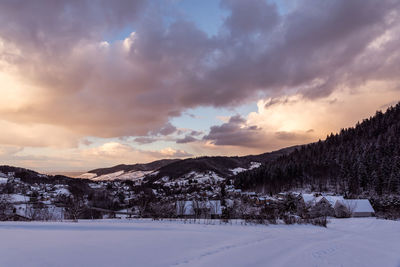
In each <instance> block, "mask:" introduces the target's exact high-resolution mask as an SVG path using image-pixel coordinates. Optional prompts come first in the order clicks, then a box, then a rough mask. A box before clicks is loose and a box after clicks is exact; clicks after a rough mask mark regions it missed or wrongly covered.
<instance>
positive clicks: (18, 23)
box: [0, 0, 400, 145]
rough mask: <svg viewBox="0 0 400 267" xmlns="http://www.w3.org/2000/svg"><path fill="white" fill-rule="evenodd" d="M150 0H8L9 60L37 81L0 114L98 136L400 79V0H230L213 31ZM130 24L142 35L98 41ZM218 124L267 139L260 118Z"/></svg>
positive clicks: (0, 5) (5, 36) (214, 132)
mask: <svg viewBox="0 0 400 267" xmlns="http://www.w3.org/2000/svg"><path fill="white" fill-rule="evenodd" d="M147 3H148V2H147V1H101V0H99V1H88V0H87V1H62V0H60V1H51V0H43V1H18V0H17V1H15V0H12V1H11V0H5V1H1V2H0V41H1V43H2V47H3V49H1V48H0V49H1V50H0V60H1V61H5V62H7V64H10V65H11V66H12V67H13V68H15V69H16V72H17V73H19V76H20V80H22V81H23V82H25V83H27V84H29V85H32V86H35V87H36V88H38V89H36V90H37V94H34V96H29V97H28V96H27V97H26V101H25V102H24V105H23V106H20V107H18V108H13V109H4V108H0V115H1V117H2V119H4V120H8V121H12V122H16V123H23V124H26V123H33V124H35V123H36V124H45V125H56V126H61V127H68V128H70V129H72V130H74V131H75V132H78V133H80V134H83V135H91V136H98V137H118V136H145V135H149V134H150V135H169V134H171V133H173V132H174V131H176V128H175V129H174V126H172V125H170V124H168V121H169V120H170V118H171V117H175V116H179V115H180V114H182V112H184V111H185V110H187V109H189V108H195V107H198V106H215V107H227V106H235V105H238V104H241V103H244V102H246V101H249V99H253V98H254V97H256V96H257V93H260V92H261V93H264V94H268V95H272V96H280V95H282V94H285V92H287V91H286V89H290V90H292V91H293V90H296V91H297V92H298V93H300V94H303V95H304V96H305V97H308V98H318V97H323V96H326V95H329V94H330V93H331V92H332V91H333V90H335V89H337V88H342V87H345V86H349V87H357V86H359V85H362V84H364V83H365V82H368V81H371V80H390V81H394V82H397V81H398V80H399V77H398V69H399V67H400V52H399V50H398V47H399V46H400V37H399V36H400V34H399V27H400V16H399V12H398V10H399V8H400V2H399V1H394V0H382V1H375V0H352V1H349V0H336V1H311V0H301V1H298V4H297V5H296V8H294V9H293V10H292V11H291V12H290V13H288V14H285V15H281V14H279V13H278V11H277V8H276V6H275V5H273V4H269V3H268V2H267V1H264V0H249V1H239V0H231V1H228V0H224V1H221V7H222V8H225V9H226V10H227V11H228V13H229V15H228V16H227V17H226V19H225V21H224V22H223V24H222V28H221V29H220V31H219V33H218V34H217V35H215V36H211V37H210V36H209V35H207V34H206V33H205V32H203V31H202V30H200V29H199V28H198V27H196V25H195V23H193V22H191V21H188V20H187V18H183V17H179V16H177V17H174V18H173V19H172V20H169V21H172V22H171V23H169V24H168V25H167V24H166V23H165V14H164V13H162V11H160V10H161V9H160V8H157V7H156V5H157V2H155V3H153V4H147ZM168 16H170V14H168ZM124 28H132V29H135V34H133V35H131V36H130V37H129V38H127V39H126V40H125V41H115V42H111V43H110V44H106V43H102V44H101V42H102V41H104V40H107V39H108V40H110V39H113V38H112V37H110V36H112V34H113V33H115V32H118V30H120V29H124ZM385 32H389V35H390V36H389V37H390V38H389V39H388V41H387V42H384V43H383V44H382V45H380V46H379V45H378V47H377V48H373V47H372V48H371V42H372V41H374V40H376V39H377V38H378V37H379V36H381V35H382V34H383V33H385ZM389 58H390V60H387V59H389ZM49 110H51V112H49ZM71 125H72V127H71ZM215 127H217V128H211V131H210V133H209V135H208V136H207V138H209V139H207V140H214V142H215V143H216V144H221V143H226V144H233V143H234V142H235V141H242V143H243V142H244V143H248V144H249V145H253V144H255V142H254V139H255V138H258V137H257V136H258V135H257V133H258V132H259V130H258V129H256V128H252V127H247V128H246V127H245V128H239V129H236V131H235V133H236V134H235V135H233V134H232V133H231V134H229V132H230V131H229V129H231V128H232V127H237V124H235V122H234V121H231V122H229V123H227V124H224V125H222V126H215ZM222 132H225V133H227V135H228V137H229V138H224V139H222V138H220V137H219V136H221V135H222ZM205 138H206V137H205Z"/></svg>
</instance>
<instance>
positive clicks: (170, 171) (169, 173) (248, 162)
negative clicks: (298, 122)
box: [78, 147, 295, 183]
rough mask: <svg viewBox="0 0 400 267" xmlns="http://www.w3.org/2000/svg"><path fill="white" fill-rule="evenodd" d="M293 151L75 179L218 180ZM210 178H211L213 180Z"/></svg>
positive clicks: (118, 169)
mask: <svg viewBox="0 0 400 267" xmlns="http://www.w3.org/2000/svg"><path fill="white" fill-rule="evenodd" d="M294 148H295V147H290V148H285V149H281V150H278V151H273V152H269V153H264V154H260V155H249V156H243V157H199V158H189V159H185V160H178V159H173V160H168V159H164V160H158V161H154V162H150V163H146V164H133V165H124V164H122V165H117V166H114V167H110V168H102V169H95V170H91V171H89V172H87V173H84V174H82V175H80V176H78V178H83V179H90V180H94V181H110V180H117V179H118V180H132V181H141V180H143V179H145V178H149V179H150V180H152V181H157V180H159V183H163V181H164V180H166V179H167V180H168V181H169V182H171V181H173V180H176V181H181V180H185V179H191V178H193V176H196V177H195V180H198V181H201V180H204V181H205V180H210V179H211V180H212V179H214V178H215V179H214V180H216V181H217V180H221V179H225V178H227V177H230V176H232V175H236V174H238V173H240V172H243V171H247V170H252V169H255V168H258V167H260V166H261V164H262V163H265V162H268V161H271V160H274V159H276V158H277V157H279V156H281V155H284V154H287V153H290V152H291V151H293V150H294ZM213 177H214V178H213Z"/></svg>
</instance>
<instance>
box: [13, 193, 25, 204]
mask: <svg viewBox="0 0 400 267" xmlns="http://www.w3.org/2000/svg"><path fill="white" fill-rule="evenodd" d="M9 196H10V201H11V202H13V203H15V202H26V201H29V197H27V196H25V195H21V194H10V195H9Z"/></svg>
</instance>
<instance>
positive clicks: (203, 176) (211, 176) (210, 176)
mask: <svg viewBox="0 0 400 267" xmlns="http://www.w3.org/2000/svg"><path fill="white" fill-rule="evenodd" d="M190 179H191V180H195V181H196V182H197V183H199V184H205V183H214V182H220V181H224V180H225V179H224V178H222V177H220V176H218V174H216V173H215V172H213V171H209V172H207V173H199V172H195V171H191V172H189V173H187V174H185V175H184V176H183V177H179V178H178V179H175V180H173V181H169V177H168V178H167V176H165V177H163V178H162V181H169V182H166V183H164V185H165V186H172V185H174V184H175V183H176V184H178V185H180V186H184V185H188V184H189V180H190ZM157 182H158V183H160V181H157ZM157 182H156V183H157Z"/></svg>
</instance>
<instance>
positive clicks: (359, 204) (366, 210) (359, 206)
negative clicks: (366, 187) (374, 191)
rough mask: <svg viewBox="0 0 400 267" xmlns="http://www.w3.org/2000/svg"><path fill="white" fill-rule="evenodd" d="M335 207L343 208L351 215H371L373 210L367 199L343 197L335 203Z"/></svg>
mask: <svg viewBox="0 0 400 267" xmlns="http://www.w3.org/2000/svg"><path fill="white" fill-rule="evenodd" d="M334 208H335V209H339V208H345V209H347V210H348V212H349V213H351V216H352V217H371V216H374V215H375V210H374V208H373V207H372V205H371V203H370V202H369V200H368V199H344V200H341V201H337V202H336V203H335V207H334Z"/></svg>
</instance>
